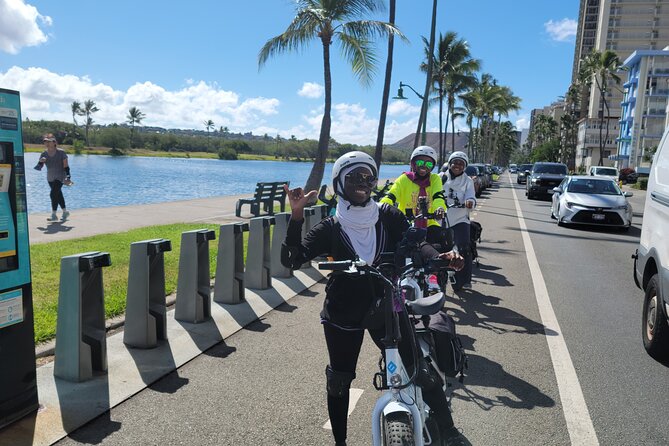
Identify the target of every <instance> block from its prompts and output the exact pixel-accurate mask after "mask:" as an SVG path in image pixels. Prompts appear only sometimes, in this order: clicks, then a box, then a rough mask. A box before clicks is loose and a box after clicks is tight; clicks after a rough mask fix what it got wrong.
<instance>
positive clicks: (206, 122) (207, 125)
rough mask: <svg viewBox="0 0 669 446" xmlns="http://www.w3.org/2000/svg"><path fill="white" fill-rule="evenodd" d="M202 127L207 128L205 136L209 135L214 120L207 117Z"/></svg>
mask: <svg viewBox="0 0 669 446" xmlns="http://www.w3.org/2000/svg"><path fill="white" fill-rule="evenodd" d="M203 124H204V127H205V128H206V129H207V138H208V137H209V131H210V130H211V129H213V128H214V121H212V120H211V119H207V120H206V121H204V122H203Z"/></svg>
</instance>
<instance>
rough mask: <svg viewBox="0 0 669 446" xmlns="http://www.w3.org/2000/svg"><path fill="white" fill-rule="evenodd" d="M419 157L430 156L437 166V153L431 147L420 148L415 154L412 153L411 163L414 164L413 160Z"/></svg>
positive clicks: (414, 150)
mask: <svg viewBox="0 0 669 446" xmlns="http://www.w3.org/2000/svg"><path fill="white" fill-rule="evenodd" d="M417 156H429V157H430V158H432V161H433V162H434V164H437V152H436V150H434V149H433V148H432V147H430V146H418V147H416V148H415V149H413V152H411V160H410V162H413V159H414V158H416V157H417Z"/></svg>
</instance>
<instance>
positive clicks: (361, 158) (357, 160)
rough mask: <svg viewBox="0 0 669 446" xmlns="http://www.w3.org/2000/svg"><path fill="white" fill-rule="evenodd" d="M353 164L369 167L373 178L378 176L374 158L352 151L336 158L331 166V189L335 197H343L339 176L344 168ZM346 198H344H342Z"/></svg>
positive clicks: (342, 185) (342, 184)
mask: <svg viewBox="0 0 669 446" xmlns="http://www.w3.org/2000/svg"><path fill="white" fill-rule="evenodd" d="M355 164H362V165H364V166H367V167H369V169H370V170H371V171H372V173H373V174H374V176H375V177H378V176H379V172H378V171H377V170H376V162H375V161H374V158H372V157H371V156H369V155H368V154H366V153H365V152H360V151H353V152H348V153H345V154H343V155H342V156H340V157H339V158H337V161H335V163H334V166H332V187H333V188H334V191H335V193H336V194H337V195H340V196H342V197H344V195H343V193H344V182H343V181H342V180H341V178H339V174H341V171H342V170H343V169H344V168H345V167H349V166H353V165H355ZM344 198H346V197H344Z"/></svg>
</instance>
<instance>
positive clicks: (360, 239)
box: [281, 152, 463, 445]
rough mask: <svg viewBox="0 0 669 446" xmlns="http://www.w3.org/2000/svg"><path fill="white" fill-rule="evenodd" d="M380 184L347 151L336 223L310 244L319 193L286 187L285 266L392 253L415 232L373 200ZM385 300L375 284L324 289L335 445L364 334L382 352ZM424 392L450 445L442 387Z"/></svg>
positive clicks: (367, 163)
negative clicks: (377, 311)
mask: <svg viewBox="0 0 669 446" xmlns="http://www.w3.org/2000/svg"><path fill="white" fill-rule="evenodd" d="M377 179H378V175H377V170H376V164H375V162H374V160H373V159H372V157H371V156H369V155H367V154H366V153H364V152H349V153H346V154H345V155H343V156H342V157H340V158H339V159H338V160H337V161H336V162H335V164H334V167H333V169H332V182H333V188H334V191H335V193H336V194H337V200H338V202H337V207H336V212H335V216H334V217H328V218H326V219H324V220H322V221H321V222H319V223H318V224H317V225H316V226H314V227H313V228H312V229H311V230H310V231H309V232H308V233H307V235H306V236H305V238H304V240H302V223H303V212H304V207H305V206H306V205H307V204H308V203H310V202H311V201H312V200H313V199H314V198H315V195H316V191H311V192H309V193H307V194H304V192H303V190H302V189H301V188H296V189H292V190H289V189H288V187H287V186H286V193H287V196H288V200H289V202H290V206H291V209H292V212H291V219H290V222H289V224H288V232H287V235H286V240H285V242H284V243H283V245H282V252H281V257H282V258H281V261H282V263H283V265H284V266H286V267H288V268H292V269H297V268H299V267H300V266H301V265H302V264H304V263H306V262H308V261H310V260H311V259H313V258H315V257H317V256H320V255H328V256H330V257H332V258H333V259H334V260H355V259H356V258H358V257H359V258H360V259H361V260H364V261H366V262H367V263H369V264H375V263H377V262H378V261H379V255H380V253H382V252H394V251H395V250H396V248H397V245H398V244H399V242H400V241H401V240H402V238H403V236H404V233H405V232H406V231H407V229H408V228H409V226H410V225H409V223H408V221H407V220H406V218H405V217H404V215H403V214H402V213H401V212H400V211H399V210H397V209H396V208H394V207H392V206H389V205H388V204H379V203H376V202H374V201H373V200H371V199H370V196H371V191H372V189H373V188H374V187H375V186H376V182H377ZM421 255H422V256H423V258H433V257H437V256H438V257H441V258H444V259H450V260H451V265H452V266H453V267H454V268H456V269H459V268H461V267H462V262H463V260H462V257H460V256H459V255H458V254H456V253H454V252H452V251H451V252H447V253H442V254H440V253H439V252H438V251H436V250H435V249H434V248H433V247H432V246H431V245H429V244H427V243H424V244H423V246H422V247H421ZM382 294H383V286H382V284H381V283H377V282H376V281H373V280H371V279H370V278H369V277H360V276H346V275H337V276H331V277H330V278H329V280H328V283H327V286H326V296H325V302H324V304H323V310H322V312H321V321H322V323H323V330H324V333H325V341H326V344H327V349H328V355H329V360H330V363H329V365H328V366H327V367H326V369H325V374H326V381H327V404H328V413H329V416H330V422H331V425H332V434H333V436H334V439H335V442H336V445H345V444H346V428H347V413H348V404H349V389H350V386H351V382H352V381H353V379H355V370H356V364H357V361H358V356H359V354H360V348H361V346H362V341H363V338H364V332H365V329H367V331H369V333H370V335H371V337H372V339H373V340H374V342H375V343H376V344H377V345H378V346H379V347H380V348H382V344H381V342H380V340H381V338H382V337H383V336H384V334H385V328H384V326H383V318H382V317H381V318H375V319H381V320H380V321H373V320H371V319H370V317H369V315H370V310H371V308H372V303H373V301H374V300H375V298H376V297H378V296H380V295H382ZM404 329H405V330H406V327H405V328H404ZM408 339H409V337H408V336H402V340H403V342H401V343H400V346H399V349H400V353H401V355H402V358H403V360H404V362H405V363H407V366H408V367H412V364H411V362H412V361H413V357H412V355H411V354H410V352H411V347H410V345H407V342H408ZM405 352H406V353H405ZM405 358H406V359H405ZM423 390H424V392H423V397H424V399H425V401H426V402H427V404H428V405H429V406H430V408H431V409H432V410H433V412H434V414H435V415H436V419H437V423H438V424H439V427H440V431H441V432H442V434H443V436H444V438H447V437H450V438H455V437H459V433H458V431H457V429H456V428H455V427H454V425H453V418H452V417H451V414H450V410H449V408H448V403H447V400H446V395H445V394H444V392H443V391H442V389H441V387H440V386H439V385H433V386H432V387H431V388H428V389H426V388H425V387H423ZM445 444H449V443H445Z"/></svg>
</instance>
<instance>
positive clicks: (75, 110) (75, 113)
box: [70, 101, 83, 128]
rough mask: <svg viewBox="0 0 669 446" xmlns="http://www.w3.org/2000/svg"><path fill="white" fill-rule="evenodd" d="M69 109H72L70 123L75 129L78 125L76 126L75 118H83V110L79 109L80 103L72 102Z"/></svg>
mask: <svg viewBox="0 0 669 446" xmlns="http://www.w3.org/2000/svg"><path fill="white" fill-rule="evenodd" d="M70 107H71V109H72V122H73V123H74V127H75V128H76V127H77V126H78V125H79V124H77V116H83V110H82V109H81V102H79V101H73V102H72V104H71V105H70Z"/></svg>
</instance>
